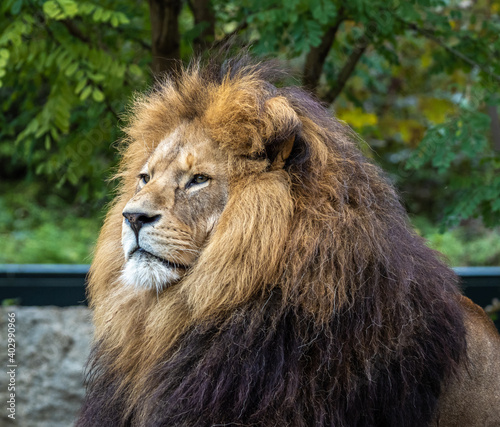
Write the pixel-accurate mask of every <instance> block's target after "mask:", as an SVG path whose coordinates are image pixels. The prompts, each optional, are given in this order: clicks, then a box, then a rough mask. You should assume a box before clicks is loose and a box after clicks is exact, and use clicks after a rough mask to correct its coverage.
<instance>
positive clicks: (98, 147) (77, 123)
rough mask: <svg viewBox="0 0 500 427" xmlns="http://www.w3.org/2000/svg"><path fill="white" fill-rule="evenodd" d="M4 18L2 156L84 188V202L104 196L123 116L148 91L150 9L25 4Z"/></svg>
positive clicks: (9, 8) (0, 36)
mask: <svg viewBox="0 0 500 427" xmlns="http://www.w3.org/2000/svg"><path fill="white" fill-rule="evenodd" d="M0 10H1V12H2V14H3V15H6V16H7V17H8V19H4V20H2V21H1V22H0V79H1V80H0V84H1V86H2V87H1V89H0V91H1V92H0V94H1V97H0V98H1V99H2V103H1V111H2V112H3V114H2V115H1V116H0V144H1V145H2V150H1V152H0V155H1V156H2V157H7V156H9V157H11V158H12V159H13V161H14V165H17V166H18V167H27V168H28V170H29V171H30V172H32V173H33V172H34V173H36V174H37V175H40V176H42V177H44V179H47V180H48V181H49V182H51V183H54V184H56V185H57V186H58V187H59V188H61V187H62V186H64V185H67V184H69V185H70V186H73V187H78V195H79V196H80V198H81V199H83V200H86V199H88V198H89V197H93V198H102V197H104V195H105V194H104V191H103V190H104V188H103V186H102V182H103V180H104V179H105V178H106V175H107V174H109V168H110V166H111V165H112V162H113V157H114V154H113V150H112V147H111V144H112V143H113V142H114V141H116V140H117V139H118V138H119V131H118V129H117V122H118V115H119V114H121V113H122V112H123V111H124V107H125V105H126V103H127V102H128V99H129V98H130V96H131V94H132V93H133V92H134V91H135V90H136V89H142V88H144V87H145V86H146V84H147V81H146V76H147V72H146V71H145V68H146V66H147V62H148V60H149V58H148V55H147V53H146V54H145V53H144V52H141V54H140V55H138V52H137V46H138V45H139V46H142V45H141V43H142V42H143V39H145V38H146V34H148V21H147V19H146V18H145V17H146V16H147V15H146V12H147V8H146V7H145V6H137V5H135V4H133V3H126V4H125V5H124V4H122V3H121V2H117V1H104V2H100V3H99V4H97V3H90V2H76V1H72V0H55V1H52V0H50V1H41V0H40V1H35V0H25V1H6V2H3V3H2V6H0ZM129 16H130V17H133V19H131V18H129ZM136 16H140V17H141V18H136Z"/></svg>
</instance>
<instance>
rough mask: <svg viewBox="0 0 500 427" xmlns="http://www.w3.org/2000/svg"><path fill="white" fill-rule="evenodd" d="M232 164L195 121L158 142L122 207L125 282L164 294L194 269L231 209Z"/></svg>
mask: <svg viewBox="0 0 500 427" xmlns="http://www.w3.org/2000/svg"><path fill="white" fill-rule="evenodd" d="M227 165H228V158H227V154H225V153H224V151H222V150H219V149H218V146H217V144H216V143H214V142H213V141H211V140H210V139H209V138H208V137H207V136H206V134H205V133H204V132H203V130H202V129H201V127H200V126H199V124H197V123H195V122H191V123H186V124H182V125H181V126H179V127H178V128H176V129H175V130H174V131H173V132H171V133H170V134H169V135H167V136H166V137H165V138H164V139H163V140H162V141H161V142H160V143H159V144H158V146H157V147H156V149H155V150H154V151H153V153H152V154H151V156H150V157H149V159H148V160H147V162H146V163H145V164H144V165H143V167H142V170H141V171H140V173H139V174H138V177H137V188H136V191H135V194H134V196H133V197H132V198H131V199H130V200H129V201H128V203H127V204H126V206H125V208H124V209H123V216H124V218H123V223H122V245H123V251H124V256H125V266H124V269H123V272H122V280H123V281H124V282H125V283H126V284H128V285H132V286H135V287H137V288H146V289H151V288H152V289H157V290H161V289H163V288H165V287H167V286H169V285H171V284H173V283H175V282H177V281H179V280H180V279H181V278H182V277H183V276H184V275H185V274H186V273H187V272H188V271H189V268H190V267H191V266H192V265H193V264H194V262H195V261H196V260H197V258H198V256H199V254H200V252H201V250H202V247H203V245H204V243H205V242H206V240H207V238H208V237H209V236H210V234H211V232H212V230H213V228H214V226H215V224H216V223H217V221H218V219H219V216H220V215H221V213H222V211H223V209H224V207H225V205H226V202H227V199H228V191H229V190H228V171H227V168H228V166H227Z"/></svg>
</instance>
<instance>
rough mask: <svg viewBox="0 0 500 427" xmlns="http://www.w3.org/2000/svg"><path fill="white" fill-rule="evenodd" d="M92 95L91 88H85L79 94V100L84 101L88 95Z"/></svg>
mask: <svg viewBox="0 0 500 427" xmlns="http://www.w3.org/2000/svg"><path fill="white" fill-rule="evenodd" d="M91 93H92V87H91V86H87V87H86V88H85V89H84V90H83V91H82V93H81V94H80V99H81V100H82V101H85V100H86V99H87V98H88V97H89V95H90V94H91Z"/></svg>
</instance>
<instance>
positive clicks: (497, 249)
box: [412, 217, 500, 266]
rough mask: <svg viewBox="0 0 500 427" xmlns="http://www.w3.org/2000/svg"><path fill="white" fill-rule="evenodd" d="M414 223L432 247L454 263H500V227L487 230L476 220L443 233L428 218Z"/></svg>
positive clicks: (494, 264) (420, 218)
mask: <svg viewBox="0 0 500 427" xmlns="http://www.w3.org/2000/svg"><path fill="white" fill-rule="evenodd" d="M412 222H413V224H414V226H415V227H416V229H417V232H418V233H419V234H420V235H422V237H424V238H425V239H426V240H427V243H428V245H429V247H431V248H433V249H435V250H437V251H439V252H441V253H443V254H444V256H445V257H446V259H447V260H448V262H449V263H450V265H452V266H484V265H489V266H496V265H500V227H496V228H493V229H488V228H485V227H484V226H483V225H482V224H481V222H479V221H474V220H473V221H469V222H468V223H467V224H464V225H462V226H461V227H455V228H452V229H450V230H447V231H445V232H443V230H440V229H439V228H438V227H436V226H434V225H432V224H431V223H430V222H429V220H428V219H426V218H425V217H415V218H413V221H412Z"/></svg>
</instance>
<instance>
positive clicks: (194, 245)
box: [78, 63, 500, 427]
mask: <svg viewBox="0 0 500 427" xmlns="http://www.w3.org/2000/svg"><path fill="white" fill-rule="evenodd" d="M265 73H266V69H265V67H256V66H250V65H248V66H242V64H241V63H240V64H237V63H232V64H231V63H230V65H229V68H228V69H226V70H225V71H224V70H218V71H217V70H214V69H209V70H208V69H207V70H199V69H198V68H196V67H194V68H192V69H191V70H188V71H185V72H184V73H183V74H182V75H180V76H179V77H178V78H177V80H175V81H170V80H169V81H167V82H166V83H165V84H163V85H162V86H161V87H160V88H159V89H158V90H156V91H155V92H153V93H152V94H150V95H148V96H146V97H144V98H141V99H139V100H137V101H136V104H135V107H134V111H133V115H132V121H131V124H130V126H129V127H128V129H127V132H128V135H129V144H128V146H127V148H126V151H125V153H124V161H123V164H122V168H121V174H120V175H121V178H122V187H121V191H120V194H119V196H118V197H117V199H116V201H115V205H114V206H113V207H112V209H111V210H110V212H109V214H108V217H107V219H106V223H105V225H104V227H103V231H102V233H101V236H100V240H99V244H98V248H97V252H96V255H95V261H94V264H93V266H92V271H91V278H90V279H91V280H90V298H91V303H92V306H93V308H94V312H95V317H94V319H95V324H96V344H95V348H94V353H93V355H92V358H91V365H90V366H91V369H90V373H89V378H88V393H87V398H86V401H85V404H84V406H83V408H82V412H81V415H80V419H79V422H78V425H79V426H94V425H113V426H120V425H133V426H211V425H248V426H250V425H252V426H338V427H342V426H397V427H405V426H424V425H431V424H436V423H437V422H438V420H439V426H440V427H442V426H443V425H445V426H453V425H456V424H453V423H454V422H455V421H454V420H457V419H461V418H463V417H464V416H465V415H464V410H465V409H464V408H467V407H468V408H475V411H476V412H475V415H474V416H473V419H471V421H470V423H469V424H467V425H477V426H483V425H488V424H485V421H484V420H488V422H490V425H491V426H494V425H500V421H499V420H500V418H499V415H498V411H497V409H496V408H497V407H499V405H500V396H499V391H500V380H499V376H500V373H499V364H500V356H499V354H500V339H499V337H498V335H497V334H496V332H495V331H494V328H493V327H492V326H491V325H489V324H488V321H487V319H486V320H485V319H483V318H482V317H481V315H480V314H478V313H477V312H476V311H474V309H472V308H470V306H469V303H468V302H466V300H465V299H463V297H461V296H460V294H459V292H458V290H457V288H456V282H457V280H456V277H455V275H454V273H453V272H452V271H451V270H450V269H448V268H447V267H446V266H445V265H444V264H443V263H442V262H441V261H440V259H439V257H438V255H437V254H436V253H434V252H433V251H431V250H429V249H428V248H427V247H426V246H425V244H424V242H423V241H422V240H421V239H420V238H419V237H418V236H416V235H415V234H414V233H413V232H412V231H411V229H410V228H409V226H408V224H407V220H406V215H405V213H404V210H403V208H402V207H401V204H400V203H399V201H398V199H397V196H396V194H395V192H394V190H393V188H392V187H391V186H390V184H388V183H387V181H386V180H385V179H384V178H383V176H381V173H380V171H379V169H378V168H377V167H375V166H374V165H372V164H371V163H370V162H368V161H367V160H366V159H365V158H364V157H363V156H362V155H361V154H360V152H359V151H358V149H357V148H356V146H355V143H354V142H353V138H352V135H351V134H350V133H349V132H348V131H346V129H345V128H344V127H343V126H342V125H341V124H340V123H338V122H337V121H336V120H335V119H333V118H331V117H330V115H329V114H328V112H327V111H326V110H324V109H323V108H322V107H321V106H320V105H319V104H318V103H316V102H315V101H314V100H312V99H311V98H310V97H309V96H308V95H307V94H305V93H304V92H302V91H300V90H298V89H286V88H285V89H276V88H275V87H274V86H272V85H271V84H269V83H268V82H267V81H266V74H265ZM138 174H139V176H140V180H141V182H140V183H139V184H138V178H137V176H138ZM122 214H123V216H125V218H126V219H125V220H124V219H123V216H122ZM122 227H123V235H122ZM138 249H139V250H138ZM124 253H125V255H124ZM488 369H493V371H492V372H491V373H490V376H488V374H487V372H488ZM474 405H475V406H474ZM480 416H481V417H483V418H478V417H480ZM477 420H479V421H477ZM481 420H483V421H484V422H483V421H481ZM476 421H477V422H476ZM464 425H465V424H464Z"/></svg>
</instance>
